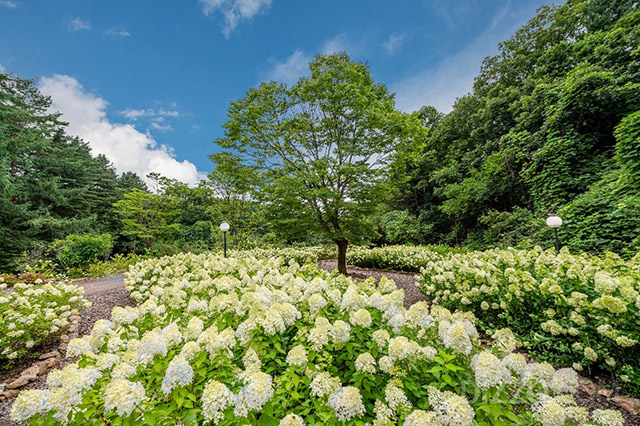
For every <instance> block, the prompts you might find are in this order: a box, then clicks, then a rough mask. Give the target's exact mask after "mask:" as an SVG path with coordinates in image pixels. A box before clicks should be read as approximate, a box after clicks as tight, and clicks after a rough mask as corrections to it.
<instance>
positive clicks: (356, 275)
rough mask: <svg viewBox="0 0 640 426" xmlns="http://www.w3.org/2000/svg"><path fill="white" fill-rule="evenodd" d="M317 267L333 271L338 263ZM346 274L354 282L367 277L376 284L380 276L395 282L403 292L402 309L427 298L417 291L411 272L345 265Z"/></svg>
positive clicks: (334, 261) (335, 261)
mask: <svg viewBox="0 0 640 426" xmlns="http://www.w3.org/2000/svg"><path fill="white" fill-rule="evenodd" d="M318 266H320V268H322V269H324V270H325V271H329V272H331V271H333V270H334V269H337V268H338V261H337V260H336V259H327V260H321V261H319V262H318ZM347 274H348V275H349V276H350V277H351V278H353V279H356V280H366V279H367V278H369V277H373V278H375V280H376V284H377V283H378V282H379V281H380V278H382V276H383V275H384V276H386V277H387V278H389V279H392V280H393V281H395V283H396V286H398V288H401V289H403V290H404V307H405V308H409V307H410V306H411V305H413V304H414V303H416V302H419V301H420V300H427V297H426V296H425V295H424V293H422V292H421V291H420V290H418V287H416V281H417V278H416V277H417V274H415V273H411V272H400V271H381V270H379V269H367V268H359V267H357V266H352V265H347Z"/></svg>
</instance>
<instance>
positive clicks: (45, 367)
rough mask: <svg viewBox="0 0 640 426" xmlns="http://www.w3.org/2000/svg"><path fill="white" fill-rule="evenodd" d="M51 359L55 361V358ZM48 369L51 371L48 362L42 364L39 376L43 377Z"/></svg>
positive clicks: (39, 368)
mask: <svg viewBox="0 0 640 426" xmlns="http://www.w3.org/2000/svg"><path fill="white" fill-rule="evenodd" d="M49 359H53V360H55V358H49ZM48 369H49V366H48V365H47V361H45V362H41V363H40V364H38V376H42V375H43V374H44V373H46V372H47V370H48Z"/></svg>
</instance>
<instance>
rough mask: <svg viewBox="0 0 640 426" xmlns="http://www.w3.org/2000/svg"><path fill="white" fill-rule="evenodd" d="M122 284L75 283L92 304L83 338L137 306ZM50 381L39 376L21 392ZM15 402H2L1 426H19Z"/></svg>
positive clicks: (108, 279) (118, 281)
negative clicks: (118, 310)
mask: <svg viewBox="0 0 640 426" xmlns="http://www.w3.org/2000/svg"><path fill="white" fill-rule="evenodd" d="M122 280H123V277H122V276H117V277H106V278H102V279H97V280H90V281H79V282H75V283H74V284H76V285H78V286H82V287H84V288H85V299H87V300H89V301H90V302H91V306H90V307H89V308H87V309H85V310H84V311H83V312H82V313H81V316H82V322H81V323H80V328H79V330H78V335H79V336H84V335H85V334H89V333H91V329H92V328H93V325H94V324H95V322H96V321H97V320H99V319H109V318H111V310H112V309H113V308H114V307H115V306H121V307H124V306H135V302H134V301H133V300H132V299H131V298H130V297H129V293H127V291H126V290H125V288H124V283H123V281H122ZM54 349H55V347H52V348H48V349H47V350H45V352H46V351H48V350H54ZM33 362H34V361H31V363H29V364H28V365H20V366H18V368H15V369H12V370H11V372H15V375H14V377H10V378H11V379H16V378H18V377H19V375H20V373H21V372H22V371H23V370H24V369H25V368H27V367H29V365H31V364H32V363H33ZM69 362H70V360H69V359H67V358H63V359H62V360H60V363H59V364H58V365H57V366H56V367H55V368H61V367H64V366H65V365H67V364H68V363H69ZM46 381H47V376H46V375H43V376H38V378H37V379H36V380H35V381H33V382H30V383H29V384H28V385H26V386H25V387H23V388H21V389H20V390H26V389H44V388H46ZM14 400H15V398H9V399H6V400H4V401H2V402H0V425H2V426H18V423H14V422H12V421H11V420H10V418H9V414H10V412H11V405H12V404H13V401H14Z"/></svg>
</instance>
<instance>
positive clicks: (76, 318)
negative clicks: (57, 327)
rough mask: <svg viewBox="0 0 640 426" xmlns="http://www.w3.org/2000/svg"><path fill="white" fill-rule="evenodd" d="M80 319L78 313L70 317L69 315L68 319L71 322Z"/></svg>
mask: <svg viewBox="0 0 640 426" xmlns="http://www.w3.org/2000/svg"><path fill="white" fill-rule="evenodd" d="M81 320H82V318H80V315H74V316H72V317H69V321H71V322H80V321H81Z"/></svg>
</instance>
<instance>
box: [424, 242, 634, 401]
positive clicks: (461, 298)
mask: <svg viewBox="0 0 640 426" xmlns="http://www.w3.org/2000/svg"><path fill="white" fill-rule="evenodd" d="M639 258H640V257H639V256H636V257H635V258H634V259H632V260H631V261H626V262H625V261H624V260H622V259H621V258H619V257H618V256H616V255H613V254H610V253H609V254H607V255H606V256H604V257H595V256H588V255H572V254H570V253H569V252H567V251H566V250H564V249H563V250H561V251H560V253H558V254H556V252H555V251H554V250H547V251H543V250H542V249H540V248H539V247H538V248H536V249H534V250H529V251H527V250H515V249H507V250H498V249H496V250H488V251H484V252H471V253H461V254H453V255H451V256H447V257H446V258H442V259H441V260H436V261H433V262H431V263H429V264H428V265H427V266H426V267H425V268H423V269H422V272H421V279H420V283H419V286H420V287H421V289H422V290H423V291H424V292H425V293H426V294H427V295H428V296H429V298H430V299H431V300H433V302H435V303H438V304H440V305H442V306H444V307H447V308H450V309H456V310H460V311H468V312H473V313H474V314H475V315H476V317H477V318H478V320H479V323H478V324H479V326H481V327H482V328H483V329H486V330H495V329H499V328H503V327H511V329H512V330H513V331H514V332H516V334H517V335H518V338H519V339H521V340H522V342H523V343H524V345H525V347H527V348H528V349H531V350H533V351H535V352H536V353H538V354H543V355H545V356H547V357H548V359H550V360H552V361H553V362H554V363H558V364H560V365H572V366H573V368H575V369H577V370H582V369H583V368H591V367H593V366H596V367H598V368H603V369H605V370H609V371H611V372H613V373H614V374H615V375H616V376H617V377H618V379H619V380H621V381H622V382H623V384H625V386H626V387H627V388H629V389H630V390H634V391H636V392H637V391H638V390H640V360H639V358H638V353H640V345H638V342H639V341H640V267H639V264H640V262H638V259H639Z"/></svg>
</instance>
